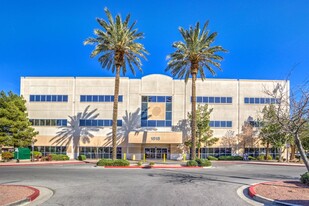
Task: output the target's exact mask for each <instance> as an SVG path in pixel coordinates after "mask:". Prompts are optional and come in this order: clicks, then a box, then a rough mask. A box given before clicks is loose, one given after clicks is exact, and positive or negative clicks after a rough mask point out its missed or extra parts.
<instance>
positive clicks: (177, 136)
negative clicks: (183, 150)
mask: <svg viewBox="0 0 309 206" xmlns="http://www.w3.org/2000/svg"><path fill="white" fill-rule="evenodd" d="M129 143H136V144H146V143H147V144H148V143H153V144H181V143H182V133H181V132H130V134H129Z"/></svg>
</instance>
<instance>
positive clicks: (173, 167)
mask: <svg viewBox="0 0 309 206" xmlns="http://www.w3.org/2000/svg"><path fill="white" fill-rule="evenodd" d="M104 168H108V169H137V168H138V169H166V168H169V169H200V168H203V167H187V166H152V167H150V166H143V167H139V166H104Z"/></svg>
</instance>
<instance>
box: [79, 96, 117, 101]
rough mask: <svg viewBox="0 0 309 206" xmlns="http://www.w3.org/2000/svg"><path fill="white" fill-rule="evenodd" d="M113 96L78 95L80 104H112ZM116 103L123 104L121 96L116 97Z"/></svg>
mask: <svg viewBox="0 0 309 206" xmlns="http://www.w3.org/2000/svg"><path fill="white" fill-rule="evenodd" d="M113 101H114V96H113V95H80V102H113ZM118 102H123V96H122V95H119V96H118Z"/></svg>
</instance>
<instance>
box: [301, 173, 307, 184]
mask: <svg viewBox="0 0 309 206" xmlns="http://www.w3.org/2000/svg"><path fill="white" fill-rule="evenodd" d="M300 181H301V182H302V183H303V184H306V185H308V186H309V172H306V173H304V174H302V175H300Z"/></svg>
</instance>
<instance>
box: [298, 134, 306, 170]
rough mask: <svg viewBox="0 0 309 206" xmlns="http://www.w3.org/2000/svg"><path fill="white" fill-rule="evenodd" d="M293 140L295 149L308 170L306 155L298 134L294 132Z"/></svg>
mask: <svg viewBox="0 0 309 206" xmlns="http://www.w3.org/2000/svg"><path fill="white" fill-rule="evenodd" d="M294 140H295V145H296V146H297V149H298V151H299V153H300V156H301V158H302V159H303V161H304V163H305V165H306V168H307V171H308V172H309V161H308V158H307V156H306V153H305V150H304V148H303V146H302V144H301V140H300V138H299V135H298V134H295V135H294Z"/></svg>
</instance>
